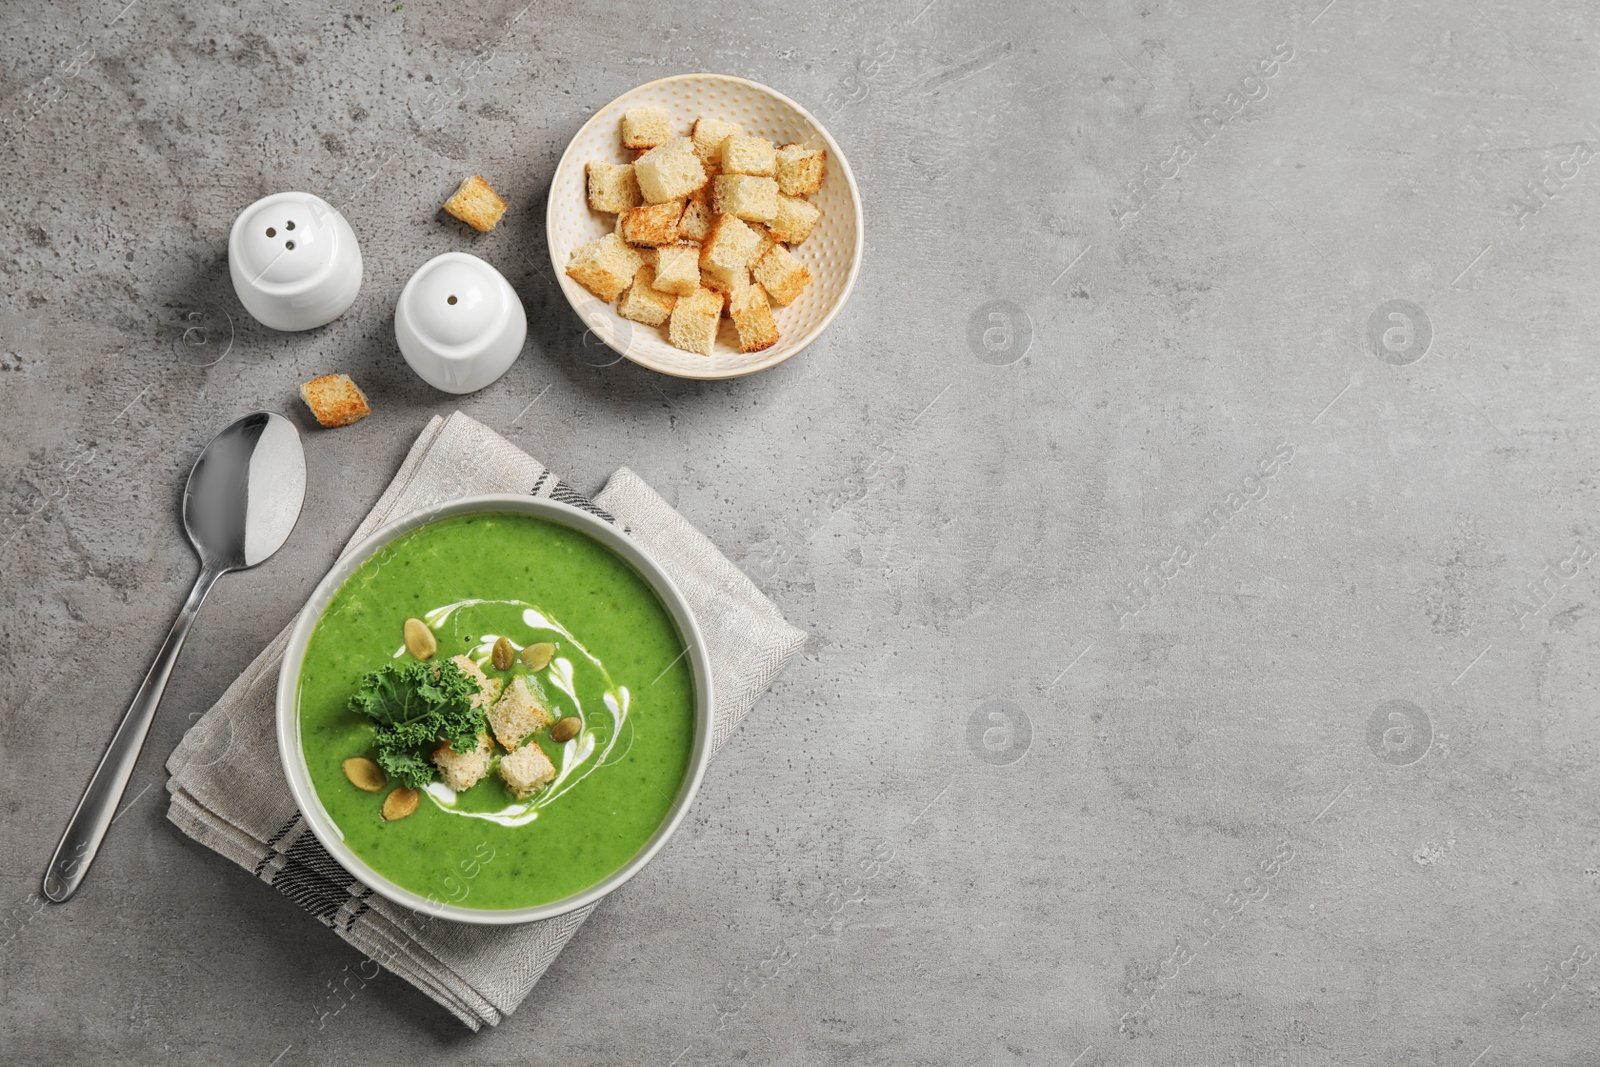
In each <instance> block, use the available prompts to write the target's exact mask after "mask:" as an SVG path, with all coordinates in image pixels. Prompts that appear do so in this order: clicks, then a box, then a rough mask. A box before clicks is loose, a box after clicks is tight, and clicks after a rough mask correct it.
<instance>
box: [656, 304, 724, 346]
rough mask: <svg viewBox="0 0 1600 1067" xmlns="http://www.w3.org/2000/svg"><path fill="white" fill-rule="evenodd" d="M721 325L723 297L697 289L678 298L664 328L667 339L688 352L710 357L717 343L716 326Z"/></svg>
mask: <svg viewBox="0 0 1600 1067" xmlns="http://www.w3.org/2000/svg"><path fill="white" fill-rule="evenodd" d="M721 323H722V296H721V294H719V293H714V292H712V291H711V290H710V289H696V290H695V291H694V292H693V293H691V294H690V295H689V296H685V297H679V298H678V303H677V306H676V307H674V308H673V309H672V321H671V323H670V324H669V325H668V326H667V340H668V341H670V342H672V344H673V345H675V346H676V347H678V348H681V349H684V350H685V351H688V352H698V353H700V354H701V355H702V356H709V355H710V354H711V349H712V346H713V345H715V344H716V343H717V327H718V326H719V325H721Z"/></svg>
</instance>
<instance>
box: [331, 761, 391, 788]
mask: <svg viewBox="0 0 1600 1067" xmlns="http://www.w3.org/2000/svg"><path fill="white" fill-rule="evenodd" d="M341 766H343V767H344V776H345V777H346V778H348V779H350V784H351V785H353V786H355V787H356V788H357V789H359V790H361V791H362V792H363V793H376V792H377V791H378V790H380V789H382V788H383V787H384V784H385V783H386V782H388V780H389V779H388V776H387V775H385V774H384V773H383V768H382V767H379V766H378V765H377V764H376V763H373V762H372V761H371V760H369V759H367V758H366V757H365V756H351V757H350V758H349V759H347V760H345V761H344V763H343V764H342V765H341Z"/></svg>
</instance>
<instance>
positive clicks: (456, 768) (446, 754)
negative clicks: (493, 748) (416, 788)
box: [433, 734, 489, 793]
mask: <svg viewBox="0 0 1600 1067" xmlns="http://www.w3.org/2000/svg"><path fill="white" fill-rule="evenodd" d="M433 765H434V766H435V767H437V768H439V777H440V778H443V779H444V784H445V785H447V786H449V787H450V788H451V789H454V790H455V791H456V792H457V793H461V792H465V791H466V790H468V789H471V788H472V787H473V786H475V785H477V784H478V783H479V782H480V781H482V780H483V776H484V775H486V774H488V773H489V735H488V734H479V735H478V747H477V748H474V749H473V750H472V751H470V752H457V751H456V750H455V749H454V748H452V747H451V745H450V742H448V741H445V742H444V743H442V744H441V745H440V746H439V747H438V748H436V749H434V750H433Z"/></svg>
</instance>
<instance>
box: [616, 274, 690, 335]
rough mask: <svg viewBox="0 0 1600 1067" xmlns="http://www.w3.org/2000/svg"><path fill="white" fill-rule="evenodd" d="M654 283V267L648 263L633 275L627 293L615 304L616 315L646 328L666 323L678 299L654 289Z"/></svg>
mask: <svg viewBox="0 0 1600 1067" xmlns="http://www.w3.org/2000/svg"><path fill="white" fill-rule="evenodd" d="M655 281H656V272H655V268H654V267H652V266H650V265H649V264H648V263H647V264H645V265H644V266H642V267H640V268H639V273H638V274H636V275H634V278H633V284H632V285H630V286H628V291H627V292H625V293H623V294H622V300H621V301H620V302H619V303H618V304H617V314H618V315H621V316H622V317H623V318H625V319H632V320H633V321H634V322H642V323H644V324H645V325H646V326H660V325H661V324H662V323H663V322H666V321H667V318H668V316H670V315H671V314H672V305H673V304H675V303H677V302H678V298H677V297H676V296H674V295H673V294H671V293H663V292H661V291H660V290H658V289H656V287H655Z"/></svg>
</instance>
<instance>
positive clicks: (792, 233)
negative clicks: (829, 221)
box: [769, 193, 822, 245]
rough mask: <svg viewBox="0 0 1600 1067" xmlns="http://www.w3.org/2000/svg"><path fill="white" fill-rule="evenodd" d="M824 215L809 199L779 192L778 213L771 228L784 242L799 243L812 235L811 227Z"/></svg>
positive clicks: (775, 235) (774, 234)
mask: <svg viewBox="0 0 1600 1067" xmlns="http://www.w3.org/2000/svg"><path fill="white" fill-rule="evenodd" d="M821 217H822V212H820V211H818V210H817V209H816V208H815V207H813V206H812V205H811V202H810V201H808V200H801V199H800V198H799V197H794V196H784V195H783V194H782V193H779V194H778V214H777V215H776V216H774V218H773V220H772V222H771V223H770V224H769V228H770V229H771V230H772V235H773V236H774V237H776V238H777V239H778V240H780V241H782V242H783V243H784V244H791V245H797V244H799V243H800V242H801V241H804V240H805V239H806V238H807V237H810V236H811V229H812V227H814V226H815V225H816V224H817V220H818V219H820V218H821Z"/></svg>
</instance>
